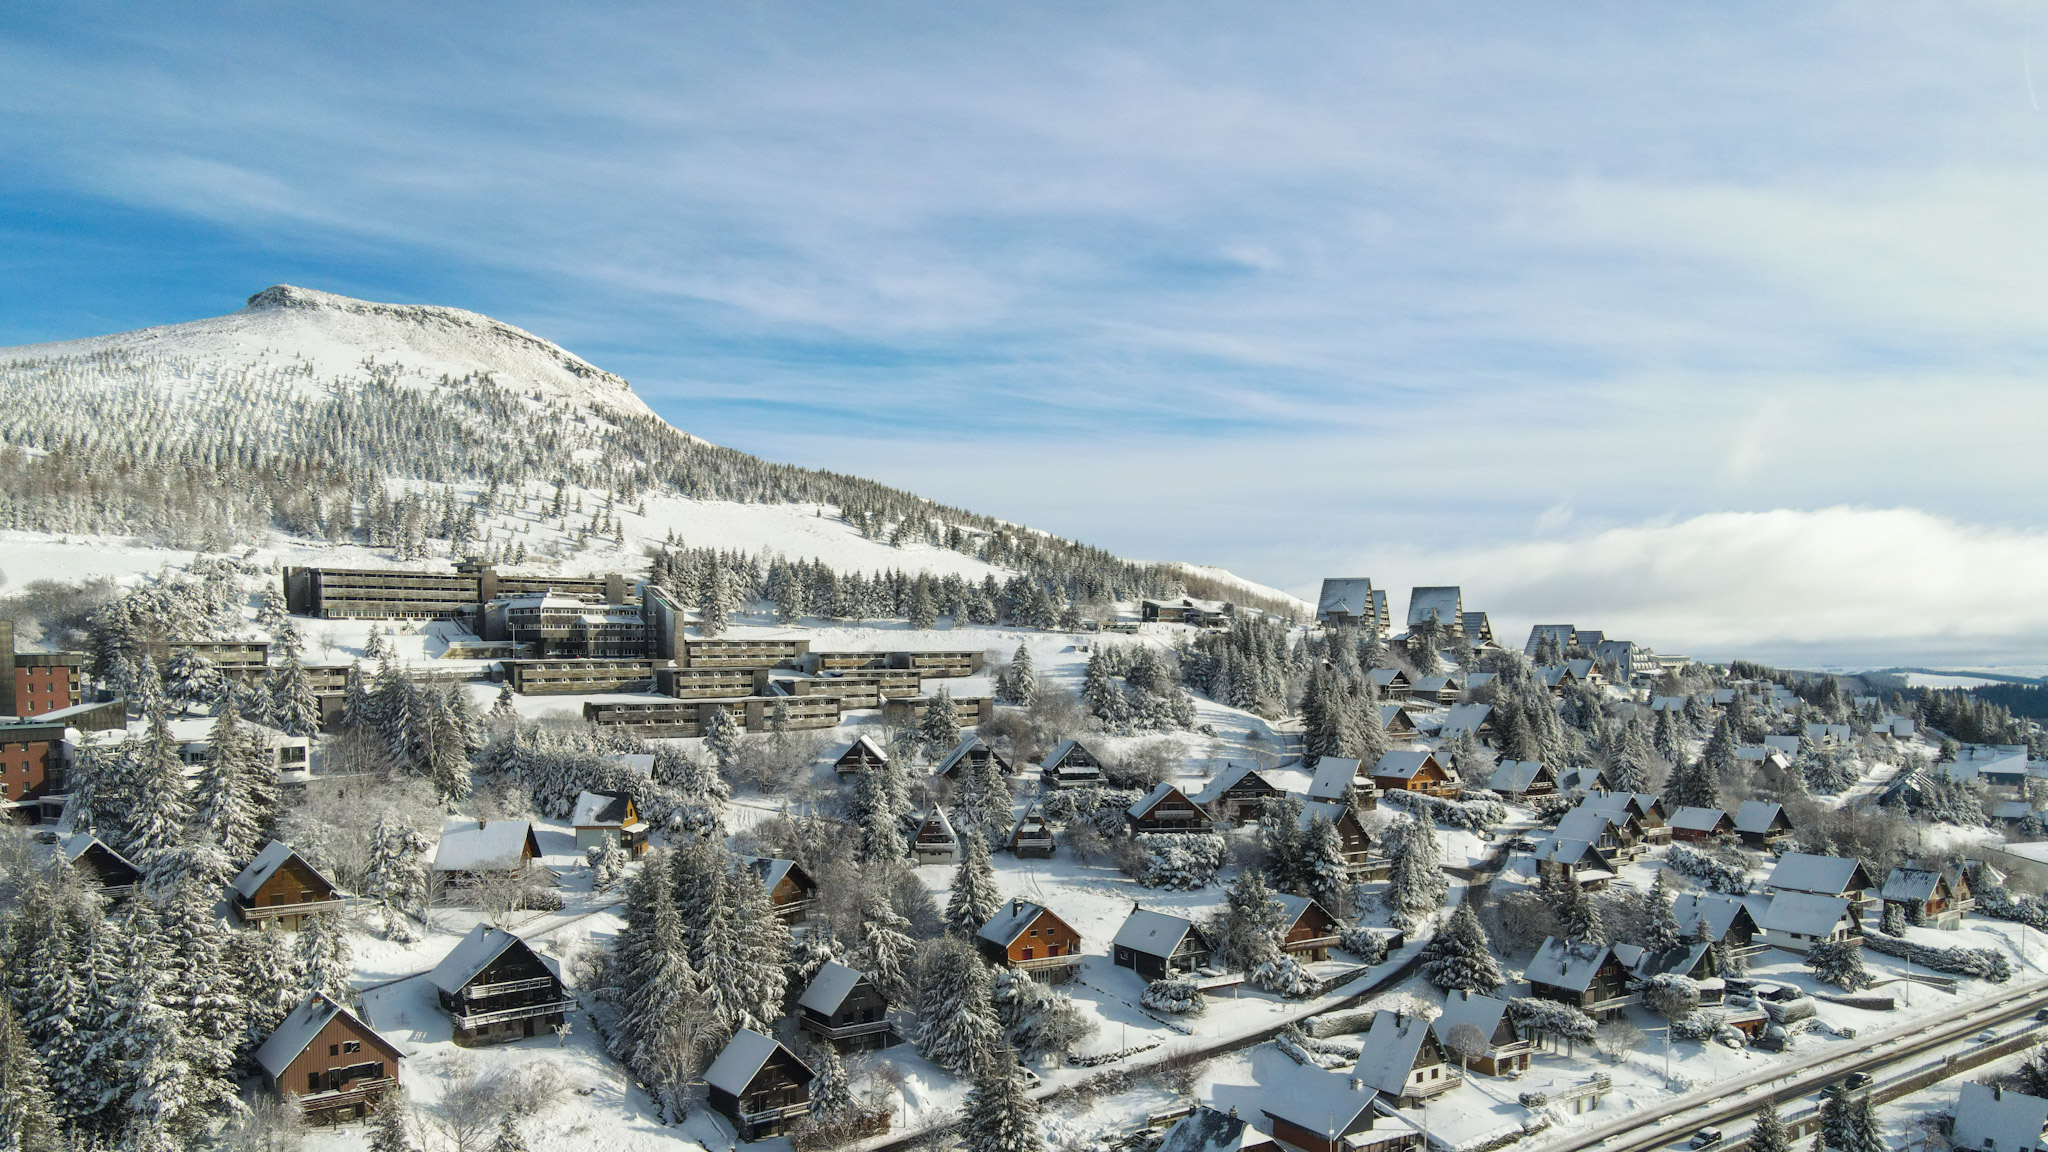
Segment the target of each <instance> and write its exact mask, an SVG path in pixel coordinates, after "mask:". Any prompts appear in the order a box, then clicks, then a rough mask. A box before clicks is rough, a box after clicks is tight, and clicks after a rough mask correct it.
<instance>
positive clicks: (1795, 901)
mask: <svg viewBox="0 0 2048 1152" xmlns="http://www.w3.org/2000/svg"><path fill="white" fill-rule="evenodd" d="M1848 911H1849V900H1848V897H1846V896H1822V895H1821V894H1819V893H1817V892H1780V893H1778V894H1777V895H1776V896H1773V897H1771V905H1770V907H1768V908H1765V909H1764V914H1763V915H1761V916H1759V917H1757V919H1756V922H1757V924H1758V926H1759V927H1763V928H1767V929H1769V930H1771V931H1773V932H1796V933H1798V934H1799V935H1801V936H1826V935H1828V934H1829V933H1831V932H1833V931H1834V930H1835V925H1837V924H1840V923H1841V922H1842V917H1843V916H1844V915H1846V914H1847V913H1848Z"/></svg>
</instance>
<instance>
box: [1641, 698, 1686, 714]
mask: <svg viewBox="0 0 2048 1152" xmlns="http://www.w3.org/2000/svg"><path fill="white" fill-rule="evenodd" d="M1685 701H1686V698H1685V697H1683V696H1652V697H1650V711H1652V712H1683V711H1685Z"/></svg>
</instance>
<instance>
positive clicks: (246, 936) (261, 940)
mask: <svg viewBox="0 0 2048 1152" xmlns="http://www.w3.org/2000/svg"><path fill="white" fill-rule="evenodd" d="M292 950H293V941H292V939H291V937H289V936H288V935H286V934H285V933H283V932H232V933H229V934H228V937H227V940H226V941H225V942H224V944H223V945H222V948H221V962H222V963H223V964H224V965H225V966H226V968H227V971H228V977H229V981H230V983H231V984H232V985H233V987H234V989H235V992H236V994H237V996H238V997H239V998H240V1000H241V1007H242V1020H241V1025H242V1034H241V1037H240V1038H239V1040H238V1041H237V1043H236V1052H237V1054H238V1056H246V1055H247V1054H248V1053H250V1052H251V1051H253V1050H254V1049H255V1048H256V1046H257V1045H258V1044H261V1043H262V1042H263V1041H264V1039H265V1038H267V1037H268V1036H269V1035H270V1033H271V1032H272V1031H273V1030H275V1029H276V1028H277V1026H278V1025H279V1024H281V1023H283V1022H284V1018H285V1017H286V1016H288V1015H290V1014H291V1010H292V1009H293V1008H294V1007H296V1006H297V1005H298V1002H299V1001H300V999H302V998H303V996H304V993H303V991H302V990H301V988H300V984H299V976H298V972H297V971H296V970H295V965H294V961H293V955H292Z"/></svg>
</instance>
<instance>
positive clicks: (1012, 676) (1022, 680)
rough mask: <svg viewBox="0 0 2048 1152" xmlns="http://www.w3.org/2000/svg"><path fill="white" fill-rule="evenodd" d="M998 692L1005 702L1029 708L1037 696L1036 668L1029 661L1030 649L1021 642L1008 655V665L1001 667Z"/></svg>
mask: <svg viewBox="0 0 2048 1152" xmlns="http://www.w3.org/2000/svg"><path fill="white" fill-rule="evenodd" d="M997 691H998V693H999V694H1000V696H1001V698H1002V702H1003V703H1005V704H1015V705H1017V706H1019V707H1022V708H1029V707H1030V706H1031V702H1032V701H1033V700H1035V699H1037V698H1038V670H1037V669H1036V668H1034V667H1033V666H1032V663H1031V649H1030V648H1027V647H1025V646H1024V645H1023V644H1019V645H1017V651H1016V652H1014V653H1012V654H1011V656H1010V663H1009V666H1008V667H1006V668H1004V669H1003V678H1002V682H1001V683H1000V684H999V686H998V689H997Z"/></svg>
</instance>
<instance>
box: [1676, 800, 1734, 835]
mask: <svg viewBox="0 0 2048 1152" xmlns="http://www.w3.org/2000/svg"><path fill="white" fill-rule="evenodd" d="M1727 822H1728V813H1726V812H1723V811H1721V810H1720V809H1719V808H1701V807H1698V806H1697V805H1687V806H1686V807H1684V808H1680V809H1679V810H1678V811H1676V812H1673V813H1672V814H1671V827H1672V829H1673V830H1674V831H1678V832H1712V831H1714V830H1715V829H1717V828H1720V827H1721V826H1722V825H1723V824H1726V823H1727Z"/></svg>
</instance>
